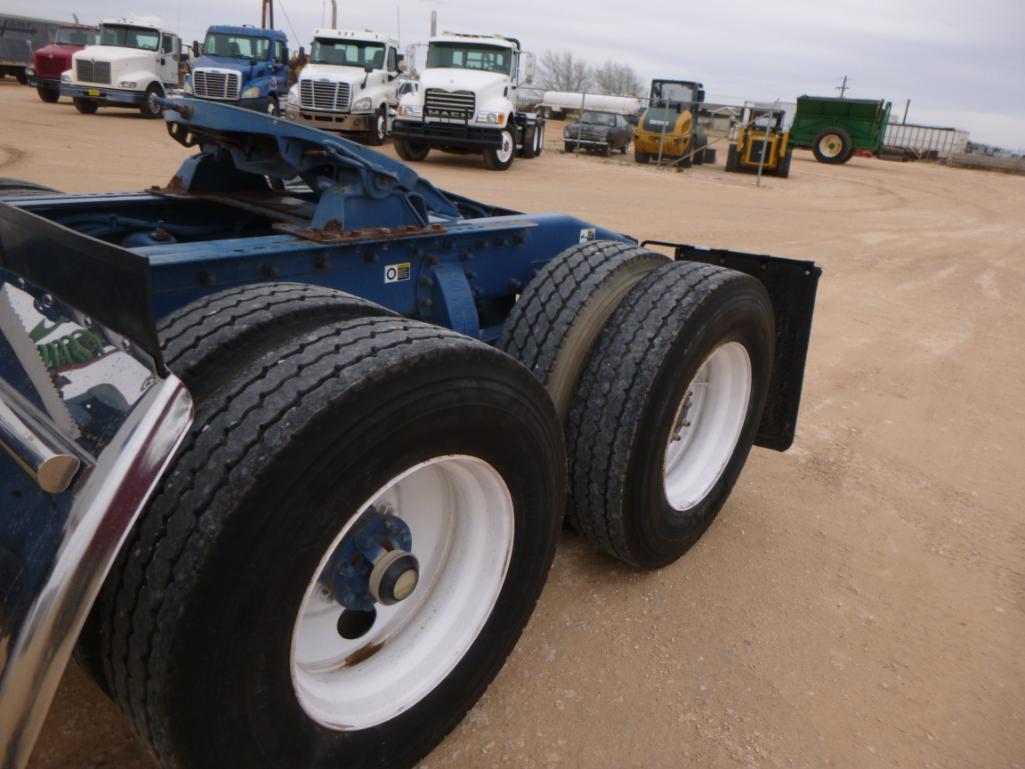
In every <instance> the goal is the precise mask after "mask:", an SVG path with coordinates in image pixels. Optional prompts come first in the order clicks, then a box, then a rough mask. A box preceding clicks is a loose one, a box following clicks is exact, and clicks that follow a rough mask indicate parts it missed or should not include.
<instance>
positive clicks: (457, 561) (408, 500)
mask: <svg viewBox="0 0 1025 769" xmlns="http://www.w3.org/2000/svg"><path fill="white" fill-rule="evenodd" d="M371 508H374V509H382V508H387V509H389V510H390V511H392V512H393V513H394V515H396V516H397V517H399V518H400V519H401V520H402V521H404V522H405V523H406V524H407V525H408V527H409V529H410V533H411V535H412V541H413V545H412V552H413V554H414V555H415V556H416V558H417V559H418V561H419V580H418V581H417V582H416V587H415V588H414V589H413V591H412V593H410V594H409V596H408V597H407V598H405V600H401V601H399V602H398V603H395V604H393V605H391V606H384V605H380V604H379V605H378V606H377V608H376V618H375V619H374V620H373V624H372V625H371V626H370V628H369V630H367V631H366V632H365V633H364V634H363V635H361V636H360V637H358V638H354V639H351V640H348V639H346V638H343V637H341V635H340V634H339V631H338V623H339V619H340V617H341V615H342V613H343V609H342V607H341V606H340V605H339V604H338V603H337V602H335V600H334V599H333V598H332V597H331V596H330V595H329V593H328V591H327V590H326V589H325V588H324V587H322V585H321V582H320V580H319V577H320V575H321V574H322V573H323V572H324V570H325V568H327V566H328V565H329V563H331V561H332V557H333V556H334V554H335V552H336V551H337V550H338V549H339V548H340V547H341V546H342V543H343V541H344V540H345V538H346V536H347V535H348V534H349V533H350V532H352V531H353V528H354V527H355V526H356V525H357V523H358V522H359V521H360V519H361V518H362V517H363V516H364V515H365V514H367V511H369V510H370V509H371ZM513 520H514V511H513V502H512V498H511V496H510V493H509V490H508V488H507V487H506V485H505V482H504V481H503V480H502V477H501V476H500V475H499V473H498V472H497V471H496V470H495V468H493V467H492V466H491V465H490V464H488V463H487V462H484V461H483V460H481V459H477V458H475V457H471V456H444V457H437V458H434V459H431V460H429V461H427V462H423V463H420V464H418V465H416V466H414V467H412V468H410V469H409V470H407V471H405V472H404V473H402V474H401V475H399V476H397V477H395V478H393V479H392V480H390V481H389V482H388V483H387V484H385V486H384V487H383V488H382V489H380V490H379V491H378V492H377V493H376V494H375V495H374V496H373V497H372V498H371V499H369V500H367V501H366V502H365V503H364V504H363V505H362V506H361V507H360V508H359V512H358V513H357V515H355V516H353V517H352V519H350V521H349V522H348V523H347V524H346V525H345V526H344V527H343V528H342V530H341V531H340V532H339V533H338V536H337V537H336V538H335V540H334V542H332V544H331V546H330V547H329V549H328V551H327V552H326V553H325V555H324V557H323V558H322V559H321V561H320V564H319V565H318V567H317V570H316V571H315V572H314V574H313V576H312V578H311V580H310V582H309V585H308V587H307V590H306V593H305V596H304V598H303V601H302V605H301V607H300V610H299V614H298V616H297V618H296V622H295V627H294V630H293V635H292V649H291V659H290V664H291V677H292V685H293V688H294V690H295V693H296V696H297V699H298V701H299V703H300V705H301V707H302V708H303V710H304V711H305V712H306V714H307V715H308V716H309V717H310V718H312V719H313V720H315V721H317V722H319V723H320V724H322V725H324V726H326V727H328V728H331V729H336V730H340V731H352V730H360V729H367V728H371V727H374V726H378V725H380V724H383V723H385V722H387V721H389V720H390V719H393V718H395V717H396V716H398V715H400V714H401V713H403V712H405V711H406V710H408V709H409V708H411V707H413V706H414V705H416V703H418V702H419V701H420V700H421V699H423V698H424V697H425V696H426V695H427V694H429V693H430V692H431V691H432V690H433V689H434V688H435V687H437V686H438V684H440V683H441V681H442V680H443V679H445V677H446V676H447V675H448V674H449V673H450V672H451V671H452V669H453V668H455V666H456V665H457V664H458V663H459V661H460V660H461V659H462V658H463V656H464V655H465V654H466V652H467V650H468V649H469V648H470V646H471V645H472V644H473V643H474V641H475V640H476V639H477V636H478V634H479V633H480V631H481V628H482V627H483V626H484V624H485V622H486V621H487V619H488V617H489V616H490V615H491V612H492V610H493V609H494V606H495V602H496V601H497V599H498V596H499V593H500V592H501V588H502V585H503V584H504V582H505V577H506V572H507V569H508V568H509V560H510V556H511V553H512V547H513Z"/></svg>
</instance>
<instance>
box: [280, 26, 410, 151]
mask: <svg viewBox="0 0 1025 769" xmlns="http://www.w3.org/2000/svg"><path fill="white" fill-rule="evenodd" d="M398 48H399V43H398V40H395V39H393V38H389V37H386V36H384V35H380V34H378V33H376V32H368V31H363V32H357V31H352V30H346V29H317V30H314V33H313V45H312V46H311V47H310V61H309V64H307V65H306V66H305V67H303V69H302V72H301V73H300V74H299V81H298V82H297V83H296V84H295V85H294V86H292V88H291V90H290V91H289V93H288V103H287V105H286V107H285V114H286V116H287V117H288V118H290V119H292V120H297V121H301V122H304V123H308V124H310V125H312V126H314V127H316V128H322V129H325V130H328V131H340V132H344V133H353V134H359V135H361V136H363V137H364V138H365V139H366V140H367V142H368V143H369V144H374V145H379V144H383V143H384V140H385V138H386V137H387V135H388V133H390V131H391V121H392V113H393V111H394V109H395V107H396V106H397V104H398V96H397V93H396V92H397V89H398V82H397V81H398V78H399V75H400V74H401V73H402V72H404V71H405V69H406V65H405V63H404V62H403V57H402V56H401V55H400V54H399V52H398Z"/></svg>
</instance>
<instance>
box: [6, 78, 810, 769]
mask: <svg viewBox="0 0 1025 769" xmlns="http://www.w3.org/2000/svg"><path fill="white" fill-rule="evenodd" d="M156 103H157V104H158V105H159V106H160V107H161V109H162V110H163V115H164V118H165V120H166V121H167V126H168V133H169V134H170V136H171V138H172V139H173V140H175V141H177V142H179V143H181V144H182V145H184V146H187V147H193V148H194V149H195V153H194V154H193V155H192V156H191V157H189V158H187V159H186V160H185V161H184V162H183V164H182V166H181V167H180V169H179V170H178V171H177V173H176V174H175V176H174V177H173V179H171V180H170V181H169V182H168V183H166V184H163V185H156V186H153V187H151V188H149V189H147V190H146V191H144V192H136V193H122V194H103V193H101V194H85V195H82V194H62V193H59V192H57V191H54V190H52V189H49V188H45V187H42V186H40V185H36V184H32V183H30V182H25V181H20V182H19V181H15V180H0V195H3V196H4V197H3V200H2V201H0V447H2V449H3V451H2V452H0V497H2V498H3V505H2V506H0V724H3V728H2V729H0V756H3V758H4V767H5V769H24V767H25V765H26V763H27V761H28V758H29V755H30V753H31V751H32V748H33V743H34V742H35V740H36V737H37V735H38V733H39V730H40V727H41V725H42V722H43V719H44V717H45V715H46V712H47V709H48V708H49V706H50V704H51V700H52V699H53V695H54V691H55V689H56V687H57V684H58V681H59V679H60V677H61V675H62V672H63V671H64V669H65V667H66V665H67V664H68V662H69V660H70V658H71V656H72V653H74V654H75V657H76V659H77V662H78V664H79V665H80V666H82V667H83V668H84V669H85V670H86V671H87V672H88V673H89V674H90V675H91V676H93V677H94V678H95V680H96V681H97V682H98V683H99V684H100V686H101V688H102V690H103V691H104V692H105V693H106V694H107V695H108V696H109V697H110V698H112V699H113V700H114V701H115V702H116V703H117V705H118V707H119V708H120V709H121V711H122V712H123V713H124V715H125V717H126V718H127V719H128V720H129V721H130V722H131V724H132V727H133V731H134V733H135V734H136V735H137V736H138V738H139V739H140V740H141V741H142V742H143V743H144V744H145V746H146V748H147V749H148V750H149V752H150V753H151V754H152V755H153V756H154V757H155V758H156V759H157V760H158V761H159V763H160V764H161V765H162V766H175V767H178V768H179V769H214V768H215V767H216V768H217V769H223V767H290V768H292V769H303V768H305V767H324V766H346V767H350V768H352V769H366V768H368V767H388V768H391V769H399V768H403V767H411V766H413V765H414V764H415V763H416V762H417V761H419V760H420V759H421V758H422V757H423V756H425V755H426V754H427V753H428V752H429V751H430V750H431V749H432V748H433V747H434V746H435V745H437V744H438V742H439V741H440V740H441V739H442V738H443V737H444V735H445V734H446V733H447V732H448V731H450V730H451V729H452V728H453V727H454V726H455V725H456V724H457V723H458V722H459V720H460V719H461V718H462V717H463V716H464V715H465V714H466V712H467V711H468V709H469V708H470V707H471V706H472V705H473V704H474V703H475V702H476V701H477V699H478V698H479V697H480V696H481V695H482V694H483V692H484V690H485V689H486V688H487V686H488V685H489V683H490V682H491V681H492V679H493V678H494V677H495V675H496V674H497V673H498V671H499V669H500V668H501V667H502V665H503V663H504V661H505V659H506V657H507V656H508V655H509V653H510V651H511V650H512V648H513V647H514V645H515V643H516V641H517V638H518V637H519V635H520V633H521V631H522V629H523V627H524V625H525V623H526V622H527V620H528V618H529V617H530V614H531V612H532V610H533V608H534V606H535V603H536V602H537V600H538V597H539V595H540V592H541V588H542V586H543V584H544V582H545V579H546V576H547V574H548V571H549V567H550V566H551V564H552V558H553V554H554V550H555V546H556V541H557V539H558V536H559V532H560V531H561V529H562V525H563V519H564V517H567V516H568V518H569V520H570V521H571V523H572V525H573V526H574V527H575V528H576V530H577V531H578V532H580V533H581V534H582V535H583V536H584V537H587V538H588V539H590V540H591V541H592V542H593V543H594V545H595V546H596V547H598V548H599V549H601V550H602V551H604V552H605V553H607V554H608V555H609V556H611V557H613V558H616V559H619V560H622V561H624V562H626V563H628V564H630V565H632V566H633V567H635V568H638V569H658V568H661V567H663V566H666V565H668V564H670V563H672V562H674V561H675V560H676V559H678V558H680V557H681V556H682V555H683V554H684V553H685V552H686V551H687V550H688V549H689V548H690V547H691V546H692V545H693V544H694V543H695V542H696V541H697V540H698V539H699V537H701V535H702V533H703V532H704V531H705V529H706V528H707V527H708V526H709V524H710V523H711V522H712V520H713V519H714V518H715V517H716V515H717V514H718V513H719V511H720V510H721V509H722V507H723V505H724V503H726V500H727V497H728V496H729V494H730V491H731V489H732V488H733V486H734V484H735V483H736V482H737V479H738V477H739V475H740V473H741V470H742V468H743V466H744V463H745V461H746V459H747V457H748V454H749V452H750V450H751V447H752V446H753V445H757V446H761V447H765V448H768V449H775V450H780V451H782V450H785V449H786V448H787V447H789V446H790V445H791V442H792V441H793V440H794V431H795V425H796V419H797V414H798V407H799V403H800V399H801V384H802V380H803V373H804V368H805V360H806V355H807V350H808V341H809V334H810V330H811V321H812V312H813V307H814V303H815V293H816V286H817V283H818V279H819V273H820V270H819V268H818V267H817V266H816V265H815V264H814V263H813V262H809V261H795V260H790V259H784V258H777V257H770V256H764V255H758V254H745V253H739V252H734V251H728V250H724V249H708V248H703V247H697V246H691V245H687V244H684V243H670V242H662V241H658V242H638V241H637V240H636V239H635V238H633V237H630V236H628V235H624V234H622V233H619V232H616V231H614V230H611V229H608V228H606V227H602V226H601V225H600V224H594V223H591V222H587V221H582V220H580V219H577V218H575V217H571V216H566V215H562V214H553V213H532V214H531V213H520V212H517V211H513V210H509V209H507V208H505V207H502V206H496V205H491V204H488V203H484V202H480V201H476V200H472V199H469V198H467V197H465V196H463V195H460V194H458V193H454V192H447V191H444V190H442V189H439V188H437V187H435V186H434V185H432V184H431V183H430V182H428V181H427V180H426V179H424V178H422V177H420V176H418V175H417V174H416V173H415V172H414V171H413V170H412V169H411V168H409V167H407V166H405V165H403V164H402V163H400V162H398V161H396V160H393V159H391V158H389V157H386V156H384V155H381V154H379V153H377V152H375V151H373V150H371V149H368V148H365V147H363V146H361V145H359V144H356V143H354V142H352V141H349V140H347V139H345V138H343V137H340V136H337V135H334V134H328V133H326V132H323V131H319V130H316V129H313V128H310V127H308V126H304V125H300V124H298V123H294V122H292V121H287V120H279V119H275V118H273V117H271V116H269V115H266V114H263V113H259V112H255V111H250V110H244V109H241V108H238V107H235V106H232V105H228V104H224V103H221V102H216V101H204V100H199V99H195V98H191V97H184V96H181V97H172V98H160V97H158V98H157V99H156ZM639 339H642V340H643V343H638V340H639ZM567 492H569V493H567ZM720 533H721V532H720Z"/></svg>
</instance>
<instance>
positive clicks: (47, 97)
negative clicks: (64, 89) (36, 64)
mask: <svg viewBox="0 0 1025 769" xmlns="http://www.w3.org/2000/svg"><path fill="white" fill-rule="evenodd" d="M36 93H37V94H39V98H40V99H42V100H43V101H45V102H46V103H47V104H53V103H54V102H55V101H58V100H60V97H61V92H60V89H57V88H47V87H46V86H45V85H37V86H36Z"/></svg>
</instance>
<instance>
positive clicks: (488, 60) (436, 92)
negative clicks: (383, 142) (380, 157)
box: [394, 32, 544, 171]
mask: <svg viewBox="0 0 1025 769" xmlns="http://www.w3.org/2000/svg"><path fill="white" fill-rule="evenodd" d="M533 78H534V55H533V54H531V53H526V52H524V51H523V50H521V47H520V43H519V41H518V40H516V39H515V38H511V37H502V36H499V35H465V34H458V33H454V32H445V33H444V34H442V35H438V36H436V37H433V38H431V40H430V43H429V45H428V48H427V63H426V65H425V67H424V69H423V72H422V73H421V74H420V87H419V88H418V89H417V90H416V91H415V92H414V93H410V94H407V95H405V96H403V97H402V100H401V101H400V102H399V110H398V119H397V120H396V121H395V127H394V136H395V148H396V151H397V152H398V153H399V156H400V157H402V158H403V159H404V160H411V161H416V160H423V159H424V158H425V157H427V154H428V152H430V150H431V149H432V148H437V149H440V150H443V151H445V152H456V153H466V152H480V153H482V154H483V155H484V163H485V165H486V166H487V167H488V168H491V169H493V170H496V171H504V170H505V169H507V168H509V166H511V165H512V162H513V158H514V157H515V156H516V155H517V154H519V156H520V157H523V158H533V157H537V156H538V155H540V154H541V152H542V150H543V149H544V121H543V119H541V118H540V117H539V116H538V115H536V114H534V113H529V112H519V111H517V109H516V92H517V89H518V88H519V86H520V85H526V84H529V83H530V82H531V81H532V80H533Z"/></svg>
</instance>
